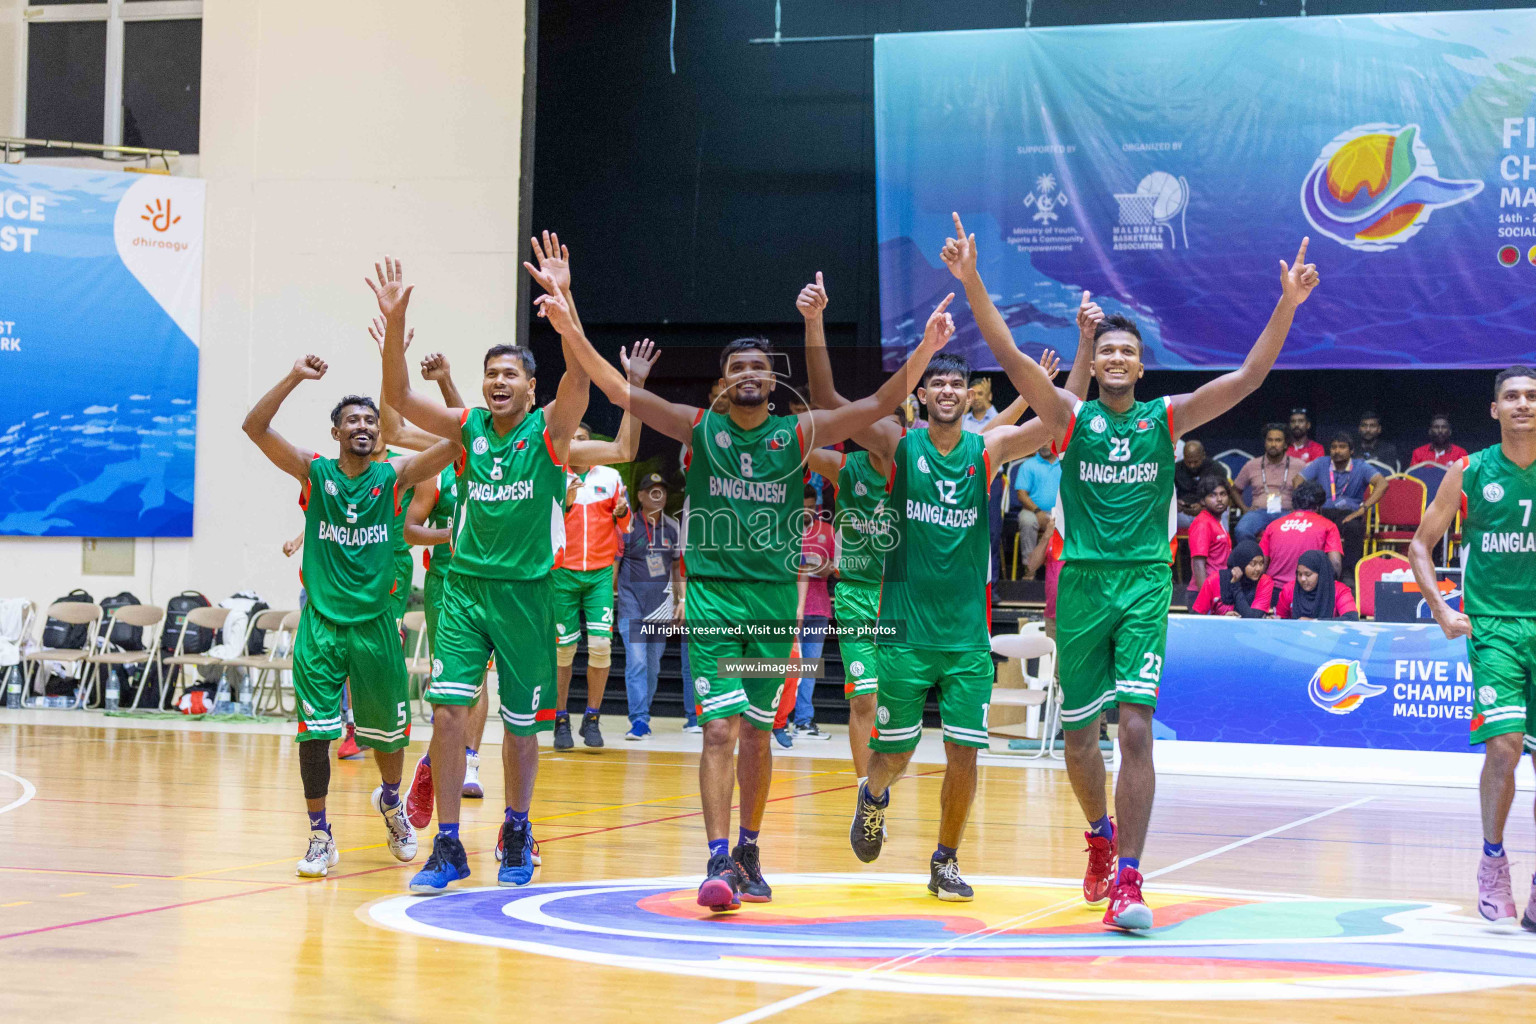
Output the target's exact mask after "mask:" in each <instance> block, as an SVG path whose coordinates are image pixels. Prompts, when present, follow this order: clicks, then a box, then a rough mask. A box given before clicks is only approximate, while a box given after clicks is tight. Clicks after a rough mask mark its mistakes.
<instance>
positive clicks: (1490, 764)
mask: <svg viewBox="0 0 1536 1024" xmlns="http://www.w3.org/2000/svg"><path fill="white" fill-rule="evenodd" d="M1490 414H1491V415H1492V417H1493V418H1494V419H1496V420H1498V421H1499V443H1498V444H1496V445H1494V446H1493V447H1491V448H1484V449H1483V450H1482V451H1480V452H1477V453H1475V454H1473V455H1470V456H1468V457H1467V458H1464V459H1458V460H1457V461H1456V462H1454V463H1452V464H1451V465H1450V467H1449V468H1447V470H1446V472H1445V477H1444V478H1443V479H1442V480H1441V481H1440V487H1439V489H1438V490H1436V491H1435V500H1434V501H1433V502H1432V503H1431V504H1430V506H1429V508H1428V510H1426V511H1425V513H1424V517H1423V519H1422V521H1420V523H1419V528H1418V530H1417V531H1416V532H1415V533H1414V535H1413V542H1412V543H1411V544H1410V545H1409V547H1408V561H1409V563H1410V564H1411V565H1412V566H1413V576H1414V579H1416V580H1417V581H1418V584H1419V591H1420V593H1422V594H1423V595H1424V600H1425V602H1426V603H1427V604H1428V605H1429V610H1430V614H1432V615H1433V616H1434V618H1435V621H1436V622H1437V623H1439V624H1440V628H1441V629H1442V630H1444V631H1445V635H1446V637H1447V638H1449V639H1451V640H1454V639H1456V638H1457V637H1462V636H1464V637H1466V638H1467V657H1468V660H1469V661H1470V662H1471V667H1472V684H1473V687H1474V689H1473V691H1472V692H1473V699H1472V712H1473V714H1472V723H1471V724H1472V733H1471V736H1470V742H1472V743H1474V744H1477V743H1481V744H1483V774H1482V779H1481V781H1480V784H1479V787H1478V799H1479V802H1480V804H1481V806H1482V812H1483V855H1482V859H1481V860H1480V861H1479V863H1478V868H1477V910H1478V913H1480V914H1482V915H1483V917H1485V918H1487V919H1488V920H1490V921H1501V920H1504V919H1505V918H1513V917H1514V916H1515V897H1514V892H1513V891H1512V889H1511V887H1510V881H1509V857H1508V855H1507V854H1506V853H1505V852H1504V824H1505V822H1506V821H1507V820H1508V819H1509V808H1510V805H1511V804H1512V803H1513V802H1514V799H1515V769H1517V768H1519V767H1520V756H1521V748H1522V745H1523V747H1524V749H1526V750H1529V751H1530V752H1531V755H1532V757H1536V598H1533V597H1532V594H1531V583H1532V581H1533V580H1536V521H1533V520H1536V517H1533V516H1532V513H1531V510H1532V508H1536V370H1533V369H1531V368H1530V367H1529V366H1511V367H1510V368H1509V369H1507V370H1503V371H1501V372H1500V373H1499V375H1498V376H1497V377H1496V378H1494V383H1493V404H1492V407H1491V409H1490ZM1463 508H1465V510H1466V516H1465V519H1464V521H1463V525H1462V536H1463V543H1464V545H1465V547H1464V548H1463V550H1464V551H1465V552H1466V555H1465V562H1464V563H1463V565H1462V572H1463V576H1462V588H1461V592H1462V611H1459V612H1458V611H1453V610H1452V609H1451V608H1450V606H1449V605H1447V604H1446V602H1445V597H1444V596H1443V595H1442V594H1441V593H1440V588H1439V587H1438V586H1437V585H1436V584H1437V580H1436V577H1435V561H1434V550H1435V547H1436V545H1438V544H1439V543H1440V542H1441V540H1442V539H1443V538H1444V537H1445V536H1446V533H1447V531H1449V530H1450V528H1451V525H1452V524H1453V523H1454V522H1455V520H1456V514H1457V513H1458V512H1460V511H1461V510H1462V509H1463ZM1522 737H1523V740H1524V742H1523V744H1522ZM1520 923H1521V924H1522V925H1523V926H1524V927H1525V928H1527V929H1528V930H1530V931H1536V876H1533V877H1532V879H1531V895H1530V899H1529V901H1528V902H1527V904H1526V908H1525V913H1524V914H1523V915H1522V916H1521V918H1520Z"/></svg>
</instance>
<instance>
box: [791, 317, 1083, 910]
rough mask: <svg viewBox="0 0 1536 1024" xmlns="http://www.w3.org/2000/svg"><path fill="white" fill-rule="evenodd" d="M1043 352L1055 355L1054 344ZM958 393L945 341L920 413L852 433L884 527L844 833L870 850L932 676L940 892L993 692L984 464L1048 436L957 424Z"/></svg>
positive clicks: (956, 878) (861, 852) (962, 373)
mask: <svg viewBox="0 0 1536 1024" xmlns="http://www.w3.org/2000/svg"><path fill="white" fill-rule="evenodd" d="M1097 312H1098V311H1097V308H1096V307H1092V306H1091V305H1089V304H1088V303H1086V301H1085V303H1084V306H1083V308H1082V309H1081V310H1080V311H1079V315H1078V320H1079V323H1080V324H1083V325H1085V326H1084V328H1083V334H1084V335H1085V336H1086V335H1088V334H1091V332H1092V321H1091V317H1093V316H1095V315H1097ZM821 358H823V355H821V354H818V356H817V359H818V361H820V359H821ZM1049 362H1051V363H1052V364H1054V362H1055V358H1054V353H1053V354H1051V356H1050V359H1049ZM1053 369H1054V366H1053ZM813 373H815V371H813ZM818 375H819V374H818ZM813 379H814V377H813ZM1048 379H1049V378H1048ZM1087 382H1088V348H1087V346H1086V345H1085V344H1082V343H1080V344H1079V346H1078V354H1077V358H1076V359H1075V360H1074V364H1073V370H1072V374H1071V375H1070V377H1069V379H1068V382H1067V383H1068V387H1069V388H1075V389H1076V392H1075V393H1074V392H1071V391H1065V392H1062V394H1063V395H1065V396H1066V397H1067V398H1068V399H1073V398H1075V397H1076V394H1080V393H1082V392H1083V391H1084V390H1085V389H1086V387H1087ZM969 393H970V367H969V365H968V364H967V363H966V361H965V360H964V359H963V358H962V357H960V356H957V355H951V354H949V353H947V352H946V353H944V354H942V355H940V356H937V357H935V358H934V359H933V361H932V362H930V363H929V364H928V369H927V371H926V372H925V373H924V374H923V378H922V384H921V386H920V387H919V388H918V392H917V396H918V400H919V401H920V402H921V403H923V405H925V406H926V407H927V414H928V426H927V427H922V428H914V429H910V430H905V431H903V430H902V429H901V428H900V427H899V426H897V425H896V424H894V423H890V422H889V421H886V422H882V423H880V424H877V425H876V426H875V427H874V428H871V429H869V430H866V431H864V432H863V433H861V434H859V435H857V436H855V438H854V440H856V441H860V443H863V444H865V446H866V447H867V448H868V450H869V451H870V452H871V453H873V456H874V457H878V458H880V459H881V460H882V461H883V462H884V463H886V465H887V466H888V469H887V473H886V476H885V483H884V485H883V486H882V488H881V490H882V492H883V493H884V494H885V501H886V508H885V514H886V517H887V518H888V520H889V523H890V530H891V538H892V539H891V542H890V544H889V546H888V551H887V552H886V554H885V560H884V565H883V567H882V571H881V583H880V590H879V595H878V596H879V604H878V615H877V619H876V629H877V649H876V656H875V660H876V662H877V665H878V673H879V681H878V683H877V686H876V708H875V726H874V730H873V734H872V735H871V737H870V739H869V751H870V753H869V762H868V778H867V779H866V780H865V781H864V782H863V783H862V784H861V785H860V786H859V789H858V795H857V798H856V800H855V804H854V815H853V822H852V824H851V825H850V827H849V830H848V839H849V843H850V845H851V846H852V847H853V851H854V854H855V855H856V856H857V857H858V858H859V859H860V860H861V861H864V862H865V863H869V862H871V861H873V860H875V859H876V858H877V857H879V856H880V852H881V849H882V847H883V846H884V843H885V816H886V811H887V809H888V808H889V806H890V799H891V795H890V789H891V786H892V785H894V784H895V783H896V782H897V781H898V780H899V779H900V778H901V777H902V775H903V774H904V773H905V772H906V768H907V765H908V763H909V762H910V761H911V760H912V754H913V752H914V751H915V750H916V749H917V745H918V741H919V740H920V739H921V738H922V730H923V708H924V706H925V705H926V704H927V701H928V692H929V690H931V689H935V688H936V689H937V690H938V695H939V712H940V716H941V717H942V719H943V732H944V763H945V769H944V785H943V788H942V789H941V790H940V793H939V828H938V842H937V845H936V847H935V849H934V852H933V855H932V856H931V857H930V858H929V861H928V891H929V892H930V893H932V894H933V895H935V896H937V897H938V898H939V899H941V900H944V901H951V902H964V901H967V900H970V899H971V898H973V896H974V892H973V890H972V889H971V887H970V886H969V885H967V884H966V882H965V880H964V879H963V878H962V877H961V876H960V867H959V860H958V850H959V846H960V840H961V837H962V836H963V835H964V833H965V824H966V821H967V820H968V819H969V817H970V810H971V804H972V802H973V801H974V799H975V796H976V755H977V751H978V750H980V749H982V748H984V747H986V746H987V743H988V738H987V709H988V707H989V706H990V704H991V700H992V683H993V667H992V657H991V637H990V629H989V625H990V618H989V615H988V607H989V602H988V594H987V588H988V576H989V570H990V566H991V531H990V529H989V527H988V523H987V491H988V481H989V480H990V479H991V478H992V471H993V468H994V467H996V466H1000V465H1002V464H1003V463H1004V462H1007V461H1010V460H1012V459H1016V458H1020V457H1022V456H1024V455H1027V454H1028V453H1029V452H1031V451H1034V450H1036V449H1038V448H1039V447H1040V445H1041V443H1042V442H1043V441H1044V439H1045V437H1046V427H1045V425H1044V424H1043V423H1041V422H1040V421H1039V420H1038V419H1036V420H1031V421H1030V422H1029V423H1026V424H1024V425H1023V426H1007V425H1004V426H999V427H998V428H997V429H986V430H985V432H983V433H971V432H969V431H967V430H965V429H964V423H963V421H964V417H965V414H966V410H967V407H968V405H969ZM833 400H835V399H833ZM1021 412H1022V410H1015V411H1014V412H1011V413H1010V415H1014V414H1016V413H1021ZM987 427H988V428H991V427H992V424H990V423H989V424H987ZM893 442H894V443H893Z"/></svg>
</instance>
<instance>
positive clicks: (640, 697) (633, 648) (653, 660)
mask: <svg viewBox="0 0 1536 1024" xmlns="http://www.w3.org/2000/svg"><path fill="white" fill-rule="evenodd" d="M622 605H623V599H622V597H621V598H620V609H619V614H618V620H619V636H621V637H623V638H624V693H625V696H626V697H627V698H628V699H629V721H630V724H631V725H636V724H644V725H647V726H648V725H650V723H651V701H652V700H654V699H655V697H656V680H657V679H658V678H659V677H660V675H661V652H662V651H664V650H665V649H666V647H667V642H666V640H665V639H656V640H640V639H637V638H636V637H635V636H632V635H631V634H630V630H631V629H634V630H635V632H636V633H639V631H640V629H641V627H642V625H643V624H644V620H643V619H642V618H641V617H640V616H639V615H638V614H625V613H626V612H629V611H631V609H625V608H623V607H622Z"/></svg>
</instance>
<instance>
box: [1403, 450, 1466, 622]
mask: <svg viewBox="0 0 1536 1024" xmlns="http://www.w3.org/2000/svg"><path fill="white" fill-rule="evenodd" d="M1461 476H1462V465H1461V463H1460V462H1459V461H1458V462H1455V463H1453V464H1452V465H1451V466H1450V468H1448V469H1447V470H1446V471H1445V476H1444V477H1442V478H1441V480H1440V488H1439V489H1438V490H1437V491H1435V500H1434V501H1432V502H1430V503H1429V508H1427V509H1425V510H1424V517H1423V518H1422V519H1420V520H1419V528H1418V529H1417V530H1415V531H1414V533H1413V540H1411V541H1410V542H1409V543H1408V564H1409V565H1410V566H1412V567H1413V578H1414V579H1415V580H1416V581H1417V582H1418V584H1419V593H1421V594H1423V595H1424V603H1425V604H1427V605H1429V613H1430V614H1431V615H1433V616H1434V618H1435V621H1436V622H1438V623H1439V624H1440V628H1441V629H1442V630H1444V631H1445V635H1446V638H1447V639H1449V640H1454V639H1456V638H1457V637H1459V636H1469V635H1470V634H1471V633H1472V620H1471V619H1469V618H1467V617H1466V615H1465V614H1463V613H1462V612H1458V611H1454V610H1453V609H1452V608H1451V606H1450V605H1448V604H1446V603H1445V598H1444V596H1442V595H1441V593H1440V587H1439V586H1438V585H1437V581H1436V579H1435V557H1434V554H1433V552H1434V550H1435V545H1436V544H1439V543H1440V539H1441V538H1442V537H1444V536H1445V531H1447V530H1449V529H1450V528H1451V524H1452V523H1453V522H1455V521H1456V513H1457V512H1460V511H1461Z"/></svg>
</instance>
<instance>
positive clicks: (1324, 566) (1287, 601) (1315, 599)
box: [1275, 551, 1360, 619]
mask: <svg viewBox="0 0 1536 1024" xmlns="http://www.w3.org/2000/svg"><path fill="white" fill-rule="evenodd" d="M1275 615H1276V616H1277V617H1278V618H1282V619H1358V618H1359V617H1360V616H1359V615H1358V614H1356V612H1355V595H1354V594H1353V593H1351V592H1350V589H1349V587H1347V586H1345V585H1344V584H1343V583H1340V582H1338V581H1337V580H1335V579H1334V578H1333V562H1332V561H1330V560H1329V558H1328V556H1327V555H1326V554H1324V553H1323V552H1321V551H1303V552H1302V553H1301V558H1300V559H1299V560H1298V561H1297V563H1296V579H1295V580H1294V581H1293V582H1291V583H1287V584H1286V585H1285V586H1284V587H1283V588H1282V589H1281V591H1280V604H1279V606H1278V607H1277V608H1276V609H1275Z"/></svg>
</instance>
